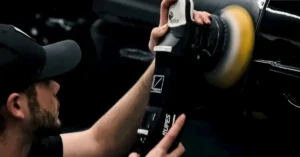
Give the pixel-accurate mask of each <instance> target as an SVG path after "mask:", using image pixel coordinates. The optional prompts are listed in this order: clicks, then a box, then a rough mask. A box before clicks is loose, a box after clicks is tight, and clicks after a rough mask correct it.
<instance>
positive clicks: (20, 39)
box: [0, 24, 81, 104]
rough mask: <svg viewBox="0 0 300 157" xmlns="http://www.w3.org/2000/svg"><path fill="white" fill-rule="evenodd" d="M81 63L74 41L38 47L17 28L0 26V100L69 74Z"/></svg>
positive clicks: (77, 46)
mask: <svg viewBox="0 0 300 157" xmlns="http://www.w3.org/2000/svg"><path fill="white" fill-rule="evenodd" d="M80 60H81V50H80V47H79V45H78V44H77V43H76V42H75V41H73V40H64V41H60V42H57V43H53V44H49V45H45V46H41V45H39V44H38V43H37V42H36V41H35V40H34V39H33V38H31V37H30V36H29V35H28V34H26V33H24V32H23V31H22V30H20V29H19V28H17V27H15V26H13V25H6V24H0V100H2V99H5V100H6V99H7V96H8V95H9V94H11V93H13V92H20V91H22V90H23V89H26V88H27V87H29V86H30V85H32V84H33V83H35V82H39V81H43V80H47V79H51V78H53V77H55V76H58V75H61V74H63V73H65V72H68V71H69V70H71V69H73V68H74V67H76V65H77V64H78V63H79V62H80ZM2 101H3V100H2ZM2 101H0V102H1V104H2V103H3V102H2Z"/></svg>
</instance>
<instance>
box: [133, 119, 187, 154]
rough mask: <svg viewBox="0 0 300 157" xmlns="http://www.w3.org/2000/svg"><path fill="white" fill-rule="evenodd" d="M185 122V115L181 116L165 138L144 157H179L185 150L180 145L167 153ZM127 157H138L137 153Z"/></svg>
mask: <svg viewBox="0 0 300 157" xmlns="http://www.w3.org/2000/svg"><path fill="white" fill-rule="evenodd" d="M184 122H185V115H181V116H180V117H179V118H178V119H177V120H176V122H175V123H174V125H173V126H172V127H171V129H170V130H169V132H168V133H167V134H166V136H165V137H164V138H163V139H162V140H161V141H160V142H159V143H158V144H157V145H156V146H155V147H154V148H153V149H152V150H151V151H150V152H149V153H148V154H147V155H146V157H179V156H181V155H182V154H183V153H184V151H185V149H184V147H183V145H182V144H181V143H180V144H179V145H178V147H177V148H176V149H175V150H173V151H172V152H171V153H169V154H168V153H167V152H168V150H169V148H170V147H171V145H172V143H173V142H174V140H175V139H176V137H177V136H178V134H179V132H180V130H181V128H182V126H183V124H184ZM129 157H139V154H137V153H131V154H130V155H129Z"/></svg>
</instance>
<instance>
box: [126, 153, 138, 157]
mask: <svg viewBox="0 0 300 157" xmlns="http://www.w3.org/2000/svg"><path fill="white" fill-rule="evenodd" d="M128 157H140V155H139V154H138V153H131V154H130V155H129V156H128Z"/></svg>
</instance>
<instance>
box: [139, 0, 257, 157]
mask: <svg viewBox="0 0 300 157" xmlns="http://www.w3.org/2000/svg"><path fill="white" fill-rule="evenodd" d="M193 11H194V3H193V1H192V0H178V1H177V3H175V4H173V5H172V6H171V7H170V9H169V15H168V26H169V28H170V29H169V30H168V32H167V34H166V35H165V36H164V37H163V39H162V40H161V42H160V44H158V45H157V46H156V47H155V48H154V51H155V52H156V57H155V58H156V62H155V71H154V74H153V82H152V87H151V95H150V107H149V109H148V111H147V112H146V114H145V116H144V120H143V123H142V125H141V127H140V128H139V129H138V135H139V137H138V141H137V145H136V148H137V149H136V150H137V151H138V152H139V153H140V154H141V156H145V155H146V154H147V153H148V152H149V151H150V150H151V149H152V148H153V147H154V146H155V145H156V144H157V143H158V142H159V141H160V140H161V139H162V138H163V137H164V136H165V135H166V134H167V132H168V131H169V129H170V128H171V127H172V125H173V124H174V122H175V121H176V119H177V118H178V117H179V116H180V114H182V113H185V112H186V111H187V107H186V104H185V103H186V100H187V99H188V98H187V97H184V96H183V95H185V94H184V92H186V91H189V90H188V89H187V88H189V87H186V84H185V83H186V81H189V79H188V76H190V75H188V74H187V73H186V70H187V69H188V68H190V67H191V66H195V65H196V66H199V65H201V66H199V68H198V67H197V68H198V69H199V71H196V72H197V73H198V72H199V73H201V74H203V77H205V78H206V80H207V81H208V82H209V83H211V84H212V85H214V86H216V87H219V88H229V87H232V86H233V85H234V84H236V83H237V81H238V80H240V78H241V77H242V76H243V74H244V72H245V70H246V69H247V67H248V64H249V62H250V60H251V56H252V49H253V46H254V25H253V22H252V18H251V16H250V15H249V13H248V12H247V11H246V10H245V9H244V8H242V7H240V6H236V5H230V6H228V7H226V8H224V9H223V10H222V11H221V12H219V13H218V14H212V15H211V24H210V25H198V24H196V23H195V21H194V17H193ZM193 63H196V64H193ZM187 117H188V115H187ZM181 134H182V131H181V133H180V134H179V136H178V137H177V139H176V140H175V142H174V143H173V145H172V147H171V148H170V150H169V151H172V150H173V149H175V148H176V147H177V146H178V144H179V141H180V138H181V137H180V136H181Z"/></svg>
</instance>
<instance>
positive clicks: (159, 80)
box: [151, 75, 165, 94]
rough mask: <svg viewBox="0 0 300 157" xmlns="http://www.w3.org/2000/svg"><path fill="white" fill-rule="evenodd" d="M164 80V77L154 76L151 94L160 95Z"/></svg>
mask: <svg viewBox="0 0 300 157" xmlns="http://www.w3.org/2000/svg"><path fill="white" fill-rule="evenodd" d="M164 80H165V76H164V75H154V76H153V82H152V86H151V92H152V93H159V94H160V93H161V92H162V89H163V86H164Z"/></svg>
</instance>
